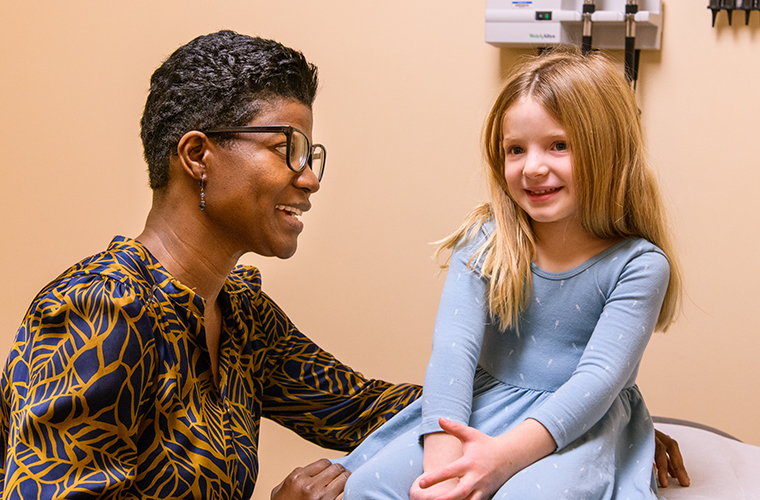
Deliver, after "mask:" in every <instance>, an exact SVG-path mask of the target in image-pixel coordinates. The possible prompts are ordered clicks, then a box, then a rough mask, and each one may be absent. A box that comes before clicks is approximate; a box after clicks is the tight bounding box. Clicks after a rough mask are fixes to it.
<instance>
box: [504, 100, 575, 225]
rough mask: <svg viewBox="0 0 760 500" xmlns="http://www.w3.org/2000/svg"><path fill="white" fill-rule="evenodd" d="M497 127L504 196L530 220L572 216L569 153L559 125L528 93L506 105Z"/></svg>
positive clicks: (563, 133) (551, 219) (541, 220)
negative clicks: (500, 135)
mask: <svg viewBox="0 0 760 500" xmlns="http://www.w3.org/2000/svg"><path fill="white" fill-rule="evenodd" d="M503 129H504V143H503V146H504V152H505V162H504V176H505V177H506V181H507V186H508V187H509V194H510V195H511V196H512V198H513V199H514V200H515V202H516V203H517V204H518V205H519V206H520V207H521V208H522V209H523V210H525V212H526V213H527V214H528V215H529V216H530V218H531V219H532V221H533V224H534V225H535V224H536V223H555V222H563V221H569V220H570V219H572V218H574V217H576V215H577V204H576V197H575V184H574V182H573V156H572V154H571V152H570V149H569V147H568V143H567V133H566V132H565V129H564V128H562V126H561V125H560V124H559V123H558V122H557V120H555V119H554V118H552V117H551V115H549V113H548V112H547V111H546V109H545V108H544V107H543V106H542V105H541V104H539V103H537V102H536V101H534V100H533V99H531V98H530V97H527V98H522V99H520V100H519V101H516V102H515V103H514V104H512V105H511V106H510V107H509V108H508V109H507V112H506V113H505V114H504V120H503Z"/></svg>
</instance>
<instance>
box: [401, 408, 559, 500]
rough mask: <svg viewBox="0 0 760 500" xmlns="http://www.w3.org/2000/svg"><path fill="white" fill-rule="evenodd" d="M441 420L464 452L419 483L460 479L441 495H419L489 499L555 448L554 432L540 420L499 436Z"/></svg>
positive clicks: (439, 498) (458, 499)
mask: <svg viewBox="0 0 760 500" xmlns="http://www.w3.org/2000/svg"><path fill="white" fill-rule="evenodd" d="M439 423H440V424H441V428H442V429H443V430H444V431H445V432H446V433H447V434H450V435H452V436H455V437H456V438H457V439H459V440H460V441H461V442H462V451H463V455H462V457H461V458H459V459H457V460H455V461H454V462H452V463H451V464H449V465H447V466H445V467H443V468H441V469H439V470H436V471H433V472H430V473H428V474H423V476H422V477H421V478H419V479H418V481H417V483H419V488H420V489H421V491H423V492H424V491H425V490H427V489H428V488H431V487H433V486H434V485H437V484H439V483H442V482H443V481H450V480H458V483H457V484H456V485H455V486H454V487H453V489H451V490H450V491H449V492H448V493H444V494H443V495H442V496H437V497H427V496H420V497H419V498H437V500H465V499H466V500H481V499H483V498H488V497H489V496H490V495H492V494H493V493H494V492H495V491H496V490H498V489H499V488H500V487H501V485H503V484H504V483H505V482H506V481H507V480H508V479H509V478H510V477H512V476H513V475H514V474H515V473H517V472H519V471H520V470H522V469H524V468H525V467H527V466H528V465H530V464H532V463H533V462H535V461H536V460H538V459H540V458H542V457H544V456H546V455H548V454H549V453H551V452H552V451H554V449H555V448H556V444H555V443H554V439H553V438H552V437H551V434H549V432H548V431H547V430H546V428H545V427H544V426H543V425H541V424H540V423H539V422H538V421H536V420H532V419H528V420H526V421H524V422H523V423H521V424H520V425H518V426H517V427H515V428H514V429H512V430H511V431H509V432H507V433H506V434H503V435H501V436H498V437H491V436H488V435H487V434H483V433H482V432H480V431H478V430H477V429H473V428H472V427H468V426H466V425H462V424H459V423H456V422H451V421H449V420H446V419H445V418H441V419H440V420H439ZM413 490H414V488H413ZM415 500H416V499H415Z"/></svg>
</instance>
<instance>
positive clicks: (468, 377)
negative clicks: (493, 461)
mask: <svg viewBox="0 0 760 500" xmlns="http://www.w3.org/2000/svg"><path fill="white" fill-rule="evenodd" d="M487 237H488V235H487V234H486V231H485V230H484V229H481V230H480V231H479V232H478V233H477V234H476V235H474V237H473V238H472V240H471V241H469V242H468V243H466V244H465V245H463V246H462V247H460V248H457V249H456V250H455V251H454V252H453V254H452V256H451V261H450V264H449V271H448V275H447V277H446V283H445V285H444V288H443V292H442V294H441V301H440V304H439V307H438V314H437V316H436V322H435V331H434V334H433V349H432V353H431V356H430V362H429V363H428V367H427V370H426V372H425V385H424V390H423V395H422V399H423V404H422V424H421V426H420V435H421V439H424V448H425V452H424V461H423V468H424V470H425V472H430V471H434V470H438V469H440V468H441V467H443V466H445V465H448V464H450V463H451V462H453V461H454V460H456V459H457V458H459V457H461V456H462V444H461V442H460V441H459V440H458V439H457V438H456V437H454V436H451V435H448V434H446V433H444V432H442V429H441V427H440V425H439V419H440V418H441V417H445V418H447V419H449V420H453V421H456V422H460V423H463V424H466V423H467V422H469V419H470V411H471V406H472V386H473V380H474V376H475V369H476V367H477V363H478V358H479V357H480V348H481V345H482V340H483V332H484V330H485V325H486V322H487V321H488V306H487V298H486V297H487V280H486V279H485V278H483V277H481V276H480V269H479V266H473V267H474V269H470V267H469V264H470V259H471V257H472V256H473V254H474V253H475V252H476V251H477V250H478V249H479V248H480V247H481V246H482V245H483V243H484V242H485V241H486V239H487ZM438 491H440V489H438Z"/></svg>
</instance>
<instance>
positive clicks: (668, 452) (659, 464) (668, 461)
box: [654, 429, 691, 488]
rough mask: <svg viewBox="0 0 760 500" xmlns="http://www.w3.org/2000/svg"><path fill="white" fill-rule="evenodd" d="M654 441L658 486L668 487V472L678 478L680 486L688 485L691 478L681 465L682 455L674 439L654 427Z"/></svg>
mask: <svg viewBox="0 0 760 500" xmlns="http://www.w3.org/2000/svg"><path fill="white" fill-rule="evenodd" d="M654 441H655V451H654V469H655V472H656V473H657V483H658V484H659V485H660V488H667V487H668V474H670V475H671V476H673V477H674V478H676V479H678V484H680V485H681V486H689V485H690V484H691V480H690V479H689V474H688V473H687V472H686V467H684V465H683V457H682V456H681V450H680V448H679V447H678V443H677V442H676V440H675V439H673V438H671V437H670V436H668V435H667V434H663V433H662V432H660V431H658V430H657V429H655V430H654Z"/></svg>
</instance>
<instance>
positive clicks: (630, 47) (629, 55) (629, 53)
mask: <svg viewBox="0 0 760 500" xmlns="http://www.w3.org/2000/svg"><path fill="white" fill-rule="evenodd" d="M635 73H636V37H632V36H627V37H625V78H626V80H628V82H629V83H630V82H633V81H634V80H635V79H636V74H635Z"/></svg>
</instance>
